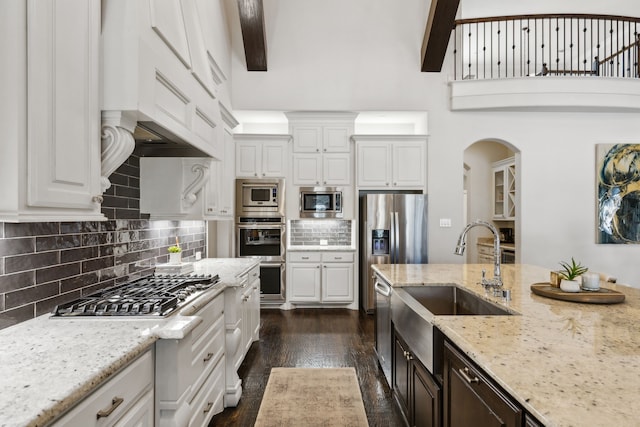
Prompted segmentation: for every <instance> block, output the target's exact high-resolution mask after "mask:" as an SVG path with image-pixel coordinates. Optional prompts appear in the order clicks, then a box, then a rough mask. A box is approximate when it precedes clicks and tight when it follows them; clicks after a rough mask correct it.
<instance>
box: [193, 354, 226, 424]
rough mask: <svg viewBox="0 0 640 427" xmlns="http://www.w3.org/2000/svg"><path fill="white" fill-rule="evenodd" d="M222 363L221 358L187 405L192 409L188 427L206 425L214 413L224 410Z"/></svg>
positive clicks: (223, 362) (223, 363)
mask: <svg viewBox="0 0 640 427" xmlns="http://www.w3.org/2000/svg"><path fill="white" fill-rule="evenodd" d="M224 365H225V361H224V358H222V359H221V360H220V362H219V363H218V364H217V365H216V367H215V369H214V370H213V371H212V372H211V374H210V375H209V376H208V377H207V380H206V381H205V382H204V384H203V385H202V388H200V389H199V390H198V392H197V393H196V395H195V397H194V399H193V401H192V402H191V404H190V405H189V406H190V408H191V411H192V412H191V419H190V420H189V427H200V426H206V425H207V424H208V423H209V421H211V418H213V416H214V415H215V414H219V413H220V412H222V411H223V410H224V402H223V399H224V389H225V385H224Z"/></svg>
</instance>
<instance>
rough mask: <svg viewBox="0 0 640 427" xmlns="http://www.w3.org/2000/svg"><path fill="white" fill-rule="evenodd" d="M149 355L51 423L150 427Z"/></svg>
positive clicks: (151, 386)
mask: <svg viewBox="0 0 640 427" xmlns="http://www.w3.org/2000/svg"><path fill="white" fill-rule="evenodd" d="M153 378H154V377H153V351H151V350H149V351H147V352H146V353H144V354H143V355H142V356H140V357H139V358H138V359H136V360H135V361H133V362H132V363H131V364H129V365H128V366H126V367H125V368H123V369H122V370H121V371H120V372H119V373H117V374H116V375H115V376H114V377H113V378H112V379H110V380H109V381H107V382H106V383H105V384H103V385H102V386H100V387H99V388H98V389H97V390H96V391H94V392H93V393H91V394H90V395H89V396H87V397H86V398H85V399H84V400H83V401H81V402H80V403H79V404H78V405H77V406H75V407H74V408H72V409H71V410H70V411H69V412H67V413H66V414H65V415H63V416H62V417H61V418H59V419H58V420H57V421H55V422H54V423H53V425H54V426H61V427H62V426H64V427H76V426H77V427H91V426H96V427H97V426H136V427H153V426H154V394H153V390H154V381H153Z"/></svg>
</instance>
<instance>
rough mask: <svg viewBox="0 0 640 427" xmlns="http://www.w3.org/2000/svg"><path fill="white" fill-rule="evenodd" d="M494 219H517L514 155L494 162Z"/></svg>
mask: <svg viewBox="0 0 640 427" xmlns="http://www.w3.org/2000/svg"><path fill="white" fill-rule="evenodd" d="M492 171H493V178H492V183H493V186H492V192H491V193H492V195H493V219H494V220H508V221H513V220H515V219H516V163H515V158H514V157H509V158H508V159H504V160H501V161H499V162H495V163H493V164H492Z"/></svg>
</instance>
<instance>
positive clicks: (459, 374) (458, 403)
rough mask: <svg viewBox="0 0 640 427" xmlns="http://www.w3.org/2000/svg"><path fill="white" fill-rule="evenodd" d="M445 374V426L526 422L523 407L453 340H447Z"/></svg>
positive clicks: (507, 425)
mask: <svg viewBox="0 0 640 427" xmlns="http://www.w3.org/2000/svg"><path fill="white" fill-rule="evenodd" d="M443 374H444V406H443V412H444V414H443V415H444V426H445V427H471V426H485V427H492V426H496V427H497V426H500V427H521V426H522V425H523V421H524V417H525V414H524V411H523V410H522V408H520V407H519V406H518V404H517V403H516V402H515V401H513V400H512V399H511V398H510V397H509V396H508V395H507V394H505V393H504V392H503V391H502V390H500V389H499V388H498V386H497V385H496V384H495V383H494V382H493V381H492V380H490V379H489V377H488V376H487V375H486V374H484V373H483V372H482V371H481V370H480V369H479V368H478V367H476V366H475V365H474V364H473V363H472V362H471V361H470V360H469V359H468V358H467V357H465V356H464V355H463V354H462V353H461V352H460V351H459V350H458V349H457V348H455V347H454V346H453V345H451V344H450V343H449V342H445V349H444V372H443ZM530 421H531V420H530ZM526 425H527V426H529V425H538V424H535V423H534V424H529V423H527V424H526Z"/></svg>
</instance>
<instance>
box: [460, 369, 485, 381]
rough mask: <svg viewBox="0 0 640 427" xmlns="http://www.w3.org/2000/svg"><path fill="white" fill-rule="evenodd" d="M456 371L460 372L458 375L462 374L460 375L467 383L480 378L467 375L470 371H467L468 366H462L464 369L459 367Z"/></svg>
mask: <svg viewBox="0 0 640 427" xmlns="http://www.w3.org/2000/svg"><path fill="white" fill-rule="evenodd" d="M458 372H460V375H462V377H463V378H464V379H465V380H466V381H467V382H468V383H469V384H473V383H479V382H480V380H479V379H478V377H476V376H475V375H474V377H473V378H471V377H470V376H469V374H470V372H469V368H467V367H466V366H465V367H464V369H462V368H460V369H458Z"/></svg>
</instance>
